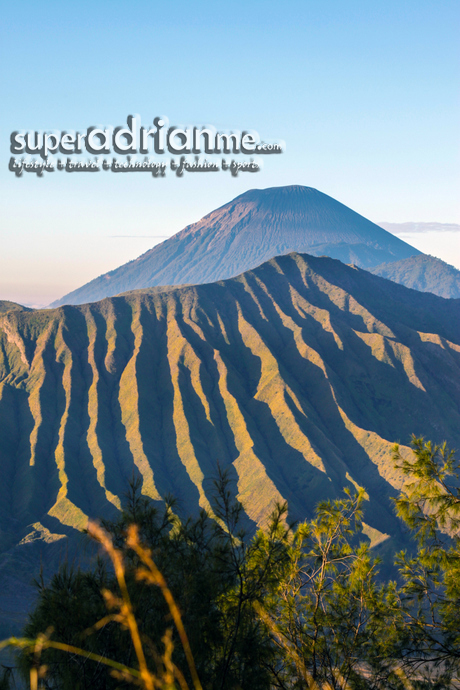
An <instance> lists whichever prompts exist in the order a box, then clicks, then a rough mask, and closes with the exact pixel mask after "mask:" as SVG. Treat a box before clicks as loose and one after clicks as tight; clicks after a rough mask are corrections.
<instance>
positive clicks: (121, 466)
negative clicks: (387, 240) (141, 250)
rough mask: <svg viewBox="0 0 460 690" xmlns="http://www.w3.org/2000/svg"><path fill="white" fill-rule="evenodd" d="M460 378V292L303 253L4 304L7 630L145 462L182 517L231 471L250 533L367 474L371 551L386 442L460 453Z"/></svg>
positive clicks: (381, 529) (0, 344) (0, 318)
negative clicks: (64, 300) (166, 280)
mask: <svg viewBox="0 0 460 690" xmlns="http://www.w3.org/2000/svg"><path fill="white" fill-rule="evenodd" d="M459 380H460V300H454V299H450V300H446V299H442V298H441V297H436V296H435V295H433V294H429V293H422V292H417V291H415V290H410V289H408V288H405V287H403V286H401V285H397V284H396V283H393V282H391V281H389V280H385V279H383V278H380V277H379V276H375V275H372V274H371V273H369V272H367V271H365V270H361V269H359V268H356V267H352V266H347V265H345V264H343V263H341V262H340V261H336V260H334V259H330V258H317V257H313V256H309V255H300V254H297V253H294V254H290V255H287V256H281V257H278V258H275V259H271V260H270V261H268V262H266V263H264V264H263V265H261V266H259V267H258V268H256V269H254V270H252V271H247V272H246V273H243V274H242V275H240V276H238V277H236V278H232V279H229V280H226V281H219V282H216V283H212V284H207V285H196V286H189V287H182V288H171V287H169V288H161V287H154V288H150V289H146V290H138V291H133V292H130V293H128V294H125V295H121V296H118V297H111V298H106V299H104V300H102V301H100V302H97V303H94V304H85V305H82V306H64V307H59V308H57V309H51V310H41V311H8V312H6V313H3V314H0V449H1V453H0V471H1V477H2V481H1V482H0V619H1V620H2V621H3V623H4V627H3V628H1V625H0V633H1V634H2V636H6V635H7V634H11V632H12V629H11V627H10V628H9V629H8V628H7V627H5V623H6V622H9V623H10V622H11V620H12V618H11V612H13V611H16V613H17V612H18V611H19V610H20V609H19V608H18V606H19V603H18V602H19V599H21V600H22V601H23V605H24V602H27V601H30V599H28V597H30V596H31V588H30V584H29V583H30V581H31V579H32V577H33V576H34V575H35V576H36V575H37V573H38V570H39V567H40V562H42V563H44V564H46V566H47V567H50V568H51V567H53V566H55V565H56V563H57V562H58V561H59V554H63V553H66V550H67V548H69V549H70V547H71V546H72V544H74V545H75V544H77V543H78V544H81V542H78V541H76V540H78V539H80V536H79V531H78V530H79V529H81V528H82V527H84V526H85V524H86V520H87V518H88V517H89V516H91V517H97V516H104V515H110V514H113V513H114V512H115V511H116V509H117V507H119V506H120V503H121V501H122V498H123V494H124V492H125V490H126V485H127V481H128V480H129V479H130V478H131V477H132V476H133V473H134V474H135V475H136V476H138V477H140V479H141V480H142V491H143V493H144V494H145V495H147V496H150V497H151V498H152V499H153V500H155V501H161V500H162V497H164V496H165V495H166V494H173V495H174V496H176V497H177V498H178V501H179V503H178V505H179V506H180V510H181V511H182V514H185V515H187V514H190V513H196V512H197V511H198V510H199V508H200V507H208V506H209V500H210V496H211V493H212V490H213V483H212V480H213V478H214V477H215V476H216V474H217V466H218V463H219V465H220V467H221V468H225V469H227V470H228V471H229V473H230V475H229V476H230V479H231V490H232V492H233V493H234V495H235V496H237V497H238V498H239V499H240V500H241V501H242V503H243V505H244V510H245V516H246V521H247V525H248V527H249V528H250V529H255V527H256V526H257V525H263V524H264V521H265V520H266V518H267V515H268V513H269V512H270V510H271V507H272V506H273V502H274V501H276V500H287V501H288V502H289V509H290V517H292V518H293V519H303V518H304V517H307V516H310V515H311V514H312V511H313V507H314V505H315V504H316V502H317V501H318V500H319V499H321V498H326V497H336V496H339V495H341V492H342V490H343V488H344V487H345V486H348V487H350V488H352V487H353V486H354V485H356V484H359V485H360V486H363V487H364V488H365V489H366V492H367V494H368V497H369V501H368V502H366V504H365V514H364V522H365V524H366V527H365V534H366V535H367V536H368V538H369V539H370V540H371V543H373V544H379V543H380V546H379V547H378V548H382V549H386V548H389V549H391V548H396V547H397V548H399V547H402V546H404V545H405V542H404V534H403V533H402V532H401V528H400V523H399V522H398V520H397V518H396V516H395V514H394V510H393V507H392V503H391V501H390V498H391V496H394V495H396V492H397V490H398V488H399V487H400V486H401V482H402V477H401V476H400V475H399V474H398V472H397V471H395V469H394V467H393V463H392V460H391V447H392V444H393V442H395V441H400V442H401V443H402V444H403V445H404V444H407V443H408V441H409V438H410V434H411V433H412V432H413V433H416V434H420V435H424V436H425V437H427V438H432V439H433V440H434V441H435V442H439V441H443V440H446V441H447V442H448V443H449V444H450V445H451V446H452V447H457V448H458V447H460V387H459V386H458V381H459ZM45 574H46V573H45ZM23 610H24V609H23ZM16 631H17V627H16Z"/></svg>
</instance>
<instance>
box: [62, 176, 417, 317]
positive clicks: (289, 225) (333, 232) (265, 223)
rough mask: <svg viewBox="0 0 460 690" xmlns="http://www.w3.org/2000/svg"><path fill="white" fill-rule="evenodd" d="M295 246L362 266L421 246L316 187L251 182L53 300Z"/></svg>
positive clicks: (248, 261)
mask: <svg viewBox="0 0 460 690" xmlns="http://www.w3.org/2000/svg"><path fill="white" fill-rule="evenodd" d="M293 251H296V252H308V253H309V254H313V255H315V256H322V255H327V256H331V257H333V258H334V259H340V260H341V261H343V262H344V263H353V264H356V265H358V266H361V267H363V268H368V267H371V266H377V265H378V264H382V263H384V262H393V261H397V260H399V259H405V258H407V257H409V256H413V255H415V254H419V251H418V250H417V249H415V248H414V247H411V246H410V245H409V244H407V243H406V242H403V241H402V240H401V239H399V238H398V237H395V235H392V234H391V233H390V232H387V231H386V230H384V229H383V228H381V227H379V226H378V225H375V223H372V222H371V221H369V220H367V218H364V217H363V216H361V215H360V214H359V213H356V212H355V211H353V210H352V209H351V208H348V207H347V206H345V205H344V204H341V203H340V202H339V201H336V200H335V199H333V198H332V197H330V196H328V195H327V194H323V193H322V192H320V191H318V190H317V189H312V188H311V187H302V186H299V185H292V186H289V187H271V188H269V189H251V190H249V191H247V192H245V193H244V194H241V195H240V196H238V197H236V198H235V199H233V200H232V201H230V202H229V203H228V204H225V205H224V206H222V207H220V208H218V209H215V210H214V211H212V212H211V213H208V214H207V215H206V216H204V218H202V219H201V220H199V221H198V222H197V223H193V224H192V225H188V226H187V227H186V228H184V230H182V231H181V232H178V233H176V234H175V235H174V236H173V237H170V238H169V239H167V240H165V241H164V242H162V243H161V244H158V245H157V246H155V247H153V249H150V250H149V251H147V252H145V254H142V256H140V257H139V258H138V259H136V260H135V261H130V262H128V263H126V264H124V265H123V266H120V267H119V268H117V269H115V270H113V271H110V272H109V273H106V274H104V275H102V276H99V277H98V278H95V279H94V280H92V281H90V282H89V283H87V284H86V285H83V286H82V287H80V288H78V289H77V290H74V291H73V292H71V293H69V294H68V295H66V296H65V297H63V298H62V299H60V300H57V301H56V302H55V303H54V304H53V305H52V306H58V305H62V304H82V303H84V302H94V301H96V300H100V299H103V298H104V297H110V296H112V295H117V294H120V293H121V292H126V291H127V290H134V289H138V288H146V287H151V286H154V285H180V284H186V283H192V284H197V283H210V282H214V281H216V280H223V279H226V278H231V277H232V276H236V275H238V274H239V273H242V272H243V271H247V270H250V269H253V268H255V267H256V266H259V265H260V264H261V263H263V262H264V261H268V260H269V259H271V258H272V257H273V256H279V255H280V254H288V253H289V252H293Z"/></svg>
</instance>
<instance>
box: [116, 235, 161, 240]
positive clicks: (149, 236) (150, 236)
mask: <svg viewBox="0 0 460 690" xmlns="http://www.w3.org/2000/svg"><path fill="white" fill-rule="evenodd" d="M107 237H128V238H129V239H137V238H139V237H141V238H143V239H145V238H149V239H155V240H166V239H169V237H171V235H107Z"/></svg>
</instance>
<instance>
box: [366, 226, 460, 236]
mask: <svg viewBox="0 0 460 690" xmlns="http://www.w3.org/2000/svg"><path fill="white" fill-rule="evenodd" d="M377 225H380V227H381V228H383V229H384V230H388V232H391V233H392V234H393V235H406V234H407V233H413V232H416V233H424V232H460V225H459V224H458V223H377Z"/></svg>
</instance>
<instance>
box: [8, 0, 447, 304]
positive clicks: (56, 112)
mask: <svg viewBox="0 0 460 690" xmlns="http://www.w3.org/2000/svg"><path fill="white" fill-rule="evenodd" d="M459 26H460V4H459V3H458V0H452V1H450V0H437V1H436V2H434V1H433V2H431V1H430V2H428V1H427V0H398V1H397V2H396V1H393V0H385V2H380V3H371V2H369V1H368V0H348V1H347V2H345V1H344V0H322V1H321V2H319V0H317V1H315V2H313V1H311V0H301V1H297V0H285V2H283V3H280V2H279V1H277V2H273V1H272V0H263V1H259V0H251V2H248V0H245V1H244V2H242V1H241V2H239V1H233V2H225V3H224V2H216V0H213V1H202V0H196V1H195V2H193V3H191V2H183V1H182V0H178V1H176V2H175V3H174V4H167V3H160V2H155V1H152V0H151V1H150V2H147V1H146V0H132V1H130V2H124V1H121V0H111V1H110V2H106V1H105V0H99V1H96V2H95V1H94V0H93V1H92V2H83V1H80V0H74V1H73V2H71V3H62V2H49V1H44V0H42V1H41V2H37V0H34V2H30V1H29V0H22V1H21V2H19V3H14V2H11V1H10V2H8V3H5V4H4V9H3V21H2V27H1V29H0V32H1V33H0V45H1V49H0V50H1V53H0V61H1V64H2V65H3V68H2V73H1V93H2V98H1V99H0V158H1V166H0V190H1V191H0V194H1V205H2V217H1V227H0V233H1V252H0V299H10V300H13V301H18V302H20V303H22V304H35V305H45V304H49V303H50V302H51V301H53V300H54V299H57V298H59V297H61V296H62V295H64V294H65V293H67V292H69V291H70V290H72V289H75V288H77V287H79V286H81V285H82V284H84V283H86V282H87V281H89V280H91V279H92V278H95V277H96V276H98V275H100V274H102V273H105V272H106V271H109V270H112V269H114V268H116V267H117V266H119V265H121V264H123V263H125V262H126V261H128V260H131V259H133V258H136V257H137V256H139V255H140V254H141V253H143V252H144V251H146V250H147V249H149V248H151V247H152V246H154V245H155V244H156V243H158V242H161V241H163V239H164V238H166V237H169V236H171V235H172V234H174V233H175V232H177V231H179V230H181V229H182V228H183V227H185V226H186V225H188V224H190V223H192V222H195V221H197V220H199V219H200V218H201V217H202V216H203V215H205V214H206V213H208V212H210V211H211V210H213V209H214V208H217V207H219V206H221V205H222V204H224V203H227V202H228V201H230V200H231V199H232V198H234V197H235V196H237V195H238V194H241V193H242V192H244V191H246V190H247V189H251V188H254V187H257V188H265V187H271V186H278V185H287V184H300V185H306V186H310V187H315V188H317V189H319V190H320V191H322V192H324V193H326V194H329V195H330V196H332V197H334V198H335V199H338V200H339V201H341V202H342V203H344V204H346V205H347V206H350V207H351V208H352V209H353V210H355V211H357V212H359V213H361V214H362V215H364V216H365V217H367V218H369V219H370V220H372V221H374V222H390V223H404V222H421V223H423V222H425V223H427V222H437V223H460V201H459V197H460V195H459V191H458V190H459V189H460V128H459V124H460V118H459V115H460V107H459V85H460V75H459V62H460V61H459V52H460V48H459V43H460V42H459V41H458V30H459ZM134 114H139V115H140V117H141V120H142V124H145V125H151V124H152V122H153V119H154V118H155V117H157V116H166V117H167V118H168V119H169V122H170V123H171V124H174V125H178V126H180V125H184V126H186V125H190V126H197V127H202V126H206V125H212V126H214V127H215V128H216V129H217V130H219V131H230V130H241V131H250V130H255V131H257V132H258V133H259V134H260V136H261V138H262V139H263V140H265V141H283V142H285V150H284V152H283V153H282V154H280V155H272V156H259V157H258V159H261V160H262V162H263V167H262V169H261V170H260V171H259V172H256V173H249V172H242V173H240V174H239V175H238V176H237V177H233V176H232V175H230V174H229V173H228V172H224V171H219V172H216V173H203V174H201V173H200V174H198V173H185V174H184V176H183V177H180V178H179V177H177V176H175V175H174V173H172V172H171V171H170V170H168V174H167V175H166V176H165V177H164V178H154V177H153V176H152V175H150V174H147V173H138V174H121V175H119V174H114V173H112V172H110V171H101V172H97V173H72V174H71V173H66V172H63V171H56V172H54V173H44V175H43V176H42V177H38V176H37V175H35V174H33V173H24V174H23V175H22V176H21V177H16V176H15V175H14V173H13V172H11V171H10V170H9V169H8V163H9V160H10V157H11V153H10V150H9V147H10V134H11V132H13V131H16V130H20V131H21V130H25V131H29V130H30V131H45V132H51V131H53V130H58V131H59V132H62V131H64V130H65V131H69V130H70V131H71V130H75V131H80V132H85V131H86V129H87V128H88V127H90V126H101V127H109V126H113V127H117V126H124V125H126V119H127V117H128V115H134ZM56 157H59V156H55V158H56ZM61 157H62V156H61ZM86 158H88V156H86ZM170 158H171V156H168V155H165V156H164V159H165V161H168V160H169V159H170ZM230 158H231V157H230ZM245 158H248V157H247V156H246V157H245ZM404 239H406V241H409V242H410V243H411V244H412V245H413V246H415V247H417V248H420V249H422V251H425V252H428V253H430V254H433V255H435V256H439V257H440V258H442V259H444V260H446V261H448V262H449V263H451V264H453V265H455V266H457V268H460V233H459V232H456V231H454V230H453V231H450V232H446V231H443V232H428V233H427V232H420V233H416V232H415V233H414V232H412V233H410V238H409V237H404Z"/></svg>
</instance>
